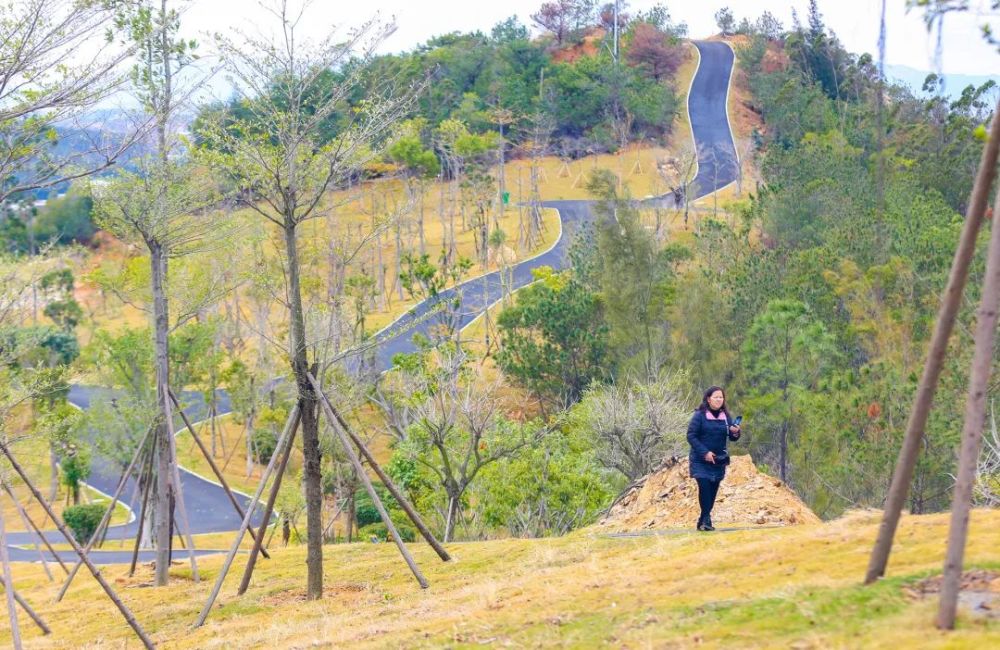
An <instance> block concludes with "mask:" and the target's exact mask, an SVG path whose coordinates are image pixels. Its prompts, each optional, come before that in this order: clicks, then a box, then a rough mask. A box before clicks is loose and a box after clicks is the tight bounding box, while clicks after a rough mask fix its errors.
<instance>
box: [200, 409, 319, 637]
mask: <svg viewBox="0 0 1000 650" xmlns="http://www.w3.org/2000/svg"><path fill="white" fill-rule="evenodd" d="M300 415H301V414H300V413H299V406H298V404H296V405H295V406H294V407H293V408H292V412H291V413H289V415H288V422H286V424H285V430H284V431H283V432H282V433H281V436H280V438H279V439H278V445H277V448H276V449H275V451H278V450H280V452H281V453H282V454H284V453H285V445H286V443H287V441H288V439H289V438H291V436H292V434H293V433H294V432H295V431H296V430H298V428H299V420H300ZM278 456H279V454H277V453H274V454H271V460H270V461H269V462H268V463H267V468H265V470H264V472H263V474H262V475H261V477H260V483H259V484H258V485H257V491H256V492H255V493H254V496H253V500H252V501H251V502H250V506H249V507H248V508H247V512H246V514H245V515H244V516H243V524H242V525H241V526H240V530H239V532H238V533H237V534H236V538H235V539H234V540H233V545H232V546H231V547H230V548H229V554H228V555H227V556H226V561H225V562H224V563H223V565H222V570H221V571H219V577H218V578H216V580H215V586H214V587H212V593H211V594H209V596H208V600H207V601H205V606H204V607H203V608H202V610H201V613H200V614H199V615H198V620H197V621H195V623H194V625H193V626H192V627H201V626H202V625H203V624H204V623H205V619H207V618H208V613H209V612H210V611H211V609H212V605H213V604H214V603H215V599H216V598H218V597H219V590H221V589H222V581H223V580H225V579H226V574H227V573H229V568H230V567H231V566H232V564H233V559H235V558H236V553H237V552H238V551H239V550H240V543H241V542H242V541H243V536H244V535H245V534H246V532H247V528H248V527H249V526H250V519H251V518H252V517H253V512H254V510H255V509H256V507H257V502H258V501H259V499H260V495H261V494H263V492H264V486H265V485H266V484H267V479H268V478H269V477H270V476H271V472H272V471H273V470H274V464H275V461H276V460H277V459H278Z"/></svg>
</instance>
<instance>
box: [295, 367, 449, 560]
mask: <svg viewBox="0 0 1000 650" xmlns="http://www.w3.org/2000/svg"><path fill="white" fill-rule="evenodd" d="M309 379H310V381H312V382H313V385H314V386H316V392H317V393H319V394H320V395H322V396H323V397H322V402H323V407H324V408H325V409H326V410H327V417H331V418H332V419H333V421H332V422H331V425H332V426H333V428H337V425H340V428H342V429H343V430H344V432H345V433H346V434H347V435H348V436H350V438H351V440H352V441H353V442H354V444H355V445H356V446H357V448H358V449H359V450H360V451H361V453H362V454H363V455H364V457H365V460H366V461H368V465H369V466H370V467H371V468H372V469H373V470H375V474H376V475H377V476H378V478H379V480H380V481H382V484H383V485H385V487H386V489H387V490H389V494H391V495H392V496H393V498H394V499H396V501H397V502H398V503H399V506H400V507H401V508H402V509H403V512H405V513H406V516H407V517H409V518H410V521H412V522H413V525H414V526H416V528H417V530H419V531H420V534H421V535H422V536H423V538H424V539H425V540H427V543H428V544H430V545H431V548H433V549H434V551H435V552H436V553H437V554H438V557H440V558H441V559H442V560H443V561H445V562H447V561H449V560H451V555H449V554H448V551H446V550H445V548H444V547H443V546H442V545H441V543H440V542H438V540H437V538H436V537H434V534H433V533H432V532H431V531H430V529H429V528H428V527H427V525H426V524H425V523H424V520H423V518H421V516H420V514H419V513H418V512H417V511H416V509H415V508H414V507H413V506H412V505H410V502H409V500H408V499H407V498H406V497H405V496H403V493H402V492H401V491H400V490H399V488H397V487H396V484H395V483H393V482H392V479H391V478H389V475H388V474H386V473H385V472H384V471H383V470H382V467H381V465H379V463H378V461H376V460H375V457H374V456H372V454H371V452H370V451H368V447H367V445H365V444H364V442H362V440H361V438H359V437H358V436H357V435H356V434H355V433H354V432H353V431H352V430H351V427H350V426H349V425H348V424H347V421H346V420H344V418H343V417H342V416H341V415H340V413H339V412H338V411H337V409H336V408H334V406H333V404H331V403H330V399H329V398H328V397H327V396H326V393H323V392H322V391H320V390H319V386H318V385H317V384H316V378H315V377H313V376H312V375H310V376H309Z"/></svg>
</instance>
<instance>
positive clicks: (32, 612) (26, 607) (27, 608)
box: [0, 545, 52, 634]
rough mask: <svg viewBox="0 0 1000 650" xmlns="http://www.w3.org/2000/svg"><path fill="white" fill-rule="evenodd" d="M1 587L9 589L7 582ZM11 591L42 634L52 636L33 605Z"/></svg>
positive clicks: (14, 591) (0, 585) (13, 590)
mask: <svg viewBox="0 0 1000 650" xmlns="http://www.w3.org/2000/svg"><path fill="white" fill-rule="evenodd" d="M5 546H6V545H5ZM0 587H3V588H4V589H5V590H6V589H8V587H7V583H6V582H0ZM9 591H10V592H11V593H13V594H14V600H15V601H17V604H18V605H20V606H21V609H23V610H24V613H25V614H27V615H28V616H30V617H31V620H33V621H34V622H35V625H37V626H38V629H40V630H41V631H42V634H52V630H50V629H49V626H48V625H46V624H45V621H44V620H42V617H41V616H39V615H38V612H36V611H35V610H34V609H32V608H31V605H29V604H28V602H27V601H26V600H25V599H24V598H21V594H19V593H17V591H16V590H15V589H10V590H9Z"/></svg>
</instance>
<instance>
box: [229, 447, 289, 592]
mask: <svg viewBox="0 0 1000 650" xmlns="http://www.w3.org/2000/svg"><path fill="white" fill-rule="evenodd" d="M294 445H295V432H294V431H293V432H292V435H291V437H290V438H289V439H288V444H286V445H285V453H284V454H282V456H281V462H280V463H279V464H278V470H277V472H275V474H274V483H272V484H271V492H270V494H268V495H267V505H266V506H264V516H263V517H262V519H261V522H260V528H259V529H258V530H257V534H256V535H254V532H253V526H251V527H250V529H249V532H250V535H251V536H253V538H254V539H253V548H252V549H251V550H250V558H249V559H248V560H247V566H246V568H245V569H244V570H243V578H242V579H241V580H240V586H239V589H237V590H236V593H237V595H240V596H242V595H243V594H245V593H246V591H247V588H248V587H249V586H250V577H251V576H252V575H253V569H254V567H255V566H257V555H258V554H259V553H260V552H261V551H262V550H263V544H264V531H265V530H267V525H268V523H269V522H270V521H271V513H272V512H274V502H275V501H276V500H277V499H278V491H279V490H280V489H281V479H282V478H284V476H285V468H286V467H287V466H288V458H289V457H290V456H291V455H292V448H293V447H294Z"/></svg>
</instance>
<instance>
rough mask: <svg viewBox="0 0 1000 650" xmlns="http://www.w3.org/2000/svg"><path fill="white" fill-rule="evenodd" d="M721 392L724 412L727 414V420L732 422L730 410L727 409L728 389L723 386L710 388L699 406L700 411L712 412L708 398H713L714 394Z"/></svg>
mask: <svg viewBox="0 0 1000 650" xmlns="http://www.w3.org/2000/svg"><path fill="white" fill-rule="evenodd" d="M715 391H719V392H720V393H722V412H723V413H725V414H726V420H728V421H730V422H731V421H732V419H733V418H732V417H730V415H729V409H727V408H726V389H725V388H723V387H722V386H709V387H708V390H706V391H705V394H704V395H702V396H701V404H699V405H698V409H697V410H698V411H701V412H702V413H704V412H705V411H709V410H711V409H710V408H709V406H708V398H709V397H711V396H712V393H714V392H715Z"/></svg>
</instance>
